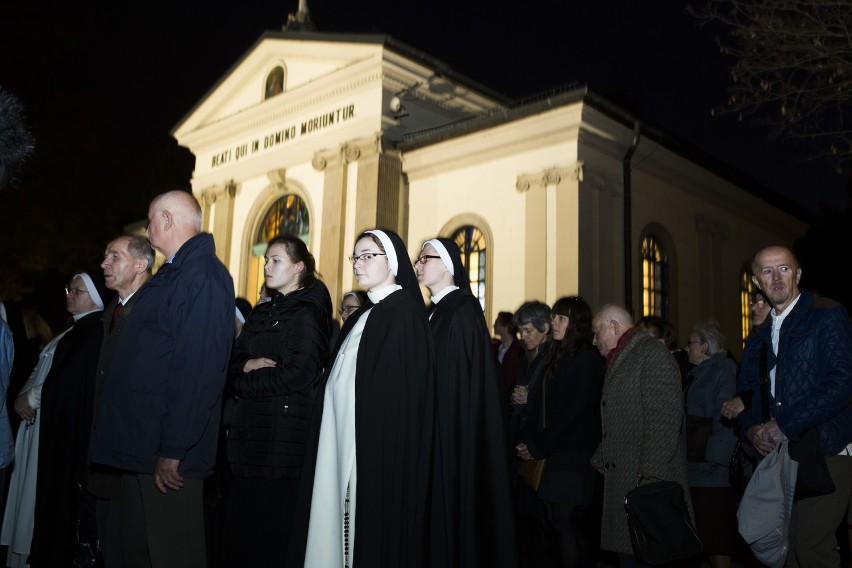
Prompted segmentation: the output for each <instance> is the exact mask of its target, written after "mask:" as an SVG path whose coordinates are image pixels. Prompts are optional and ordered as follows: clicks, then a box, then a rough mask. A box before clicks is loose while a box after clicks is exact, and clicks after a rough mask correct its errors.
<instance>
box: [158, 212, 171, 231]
mask: <svg viewBox="0 0 852 568" xmlns="http://www.w3.org/2000/svg"><path fill="white" fill-rule="evenodd" d="M162 215H163V216H162V218H161V219H160V222H162V223H163V230H164V231H168V230H169V229H171V228H172V226H173V225H174V223H175V218H174V215H172V212H171V211H169V210H168V209H163V214H162Z"/></svg>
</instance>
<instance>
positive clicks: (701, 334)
mask: <svg viewBox="0 0 852 568" xmlns="http://www.w3.org/2000/svg"><path fill="white" fill-rule="evenodd" d="M692 331H693V333H695V334H696V335H698V339H700V340H701V343H705V344H706V345H707V355H716V354H717V353H724V352H725V351H727V350H728V340H727V339H726V338H725V334H724V333H722V328H721V327H720V326H719V322H717V321H713V320H711V321H708V322H706V323H700V324H698V325H696V326H695V327H693V328H692Z"/></svg>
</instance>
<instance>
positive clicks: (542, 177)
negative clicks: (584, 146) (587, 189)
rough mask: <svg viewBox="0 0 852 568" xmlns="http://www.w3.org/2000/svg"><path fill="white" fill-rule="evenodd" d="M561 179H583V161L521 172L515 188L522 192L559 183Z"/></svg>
mask: <svg viewBox="0 0 852 568" xmlns="http://www.w3.org/2000/svg"><path fill="white" fill-rule="evenodd" d="M563 181H583V162H581V161H579V162H576V163H574V164H573V165H571V166H568V167H557V168H547V169H545V170H542V171H541V172H538V173H535V174H521V175H519V176H518V179H517V181H516V182H515V188H517V190H518V191H520V192H521V193H524V192H527V191H529V190H530V189H533V188H538V187H547V186H550V185H559V184H560V183H562V182H563Z"/></svg>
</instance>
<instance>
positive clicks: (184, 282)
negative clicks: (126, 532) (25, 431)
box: [91, 234, 234, 479]
mask: <svg viewBox="0 0 852 568" xmlns="http://www.w3.org/2000/svg"><path fill="white" fill-rule="evenodd" d="M136 294H138V295H139V299H138V300H137V301H136V305H135V306H134V308H133V316H132V317H131V318H128V320H127V323H126V324H125V326H124V329H123V330H122V332H121V335H120V336H119V339H118V344H117V345H116V346H115V354H114V356H113V360H112V361H111V362H110V365H109V367H108V369H107V372H106V379H105V380H104V388H103V395H102V397H101V407H100V413H99V414H98V420H97V424H96V425H95V428H94V430H93V433H92V450H91V459H92V461H93V462H95V463H100V464H103V465H108V466H111V467H116V468H120V469H124V470H127V471H131V472H136V473H148V474H153V472H154V466H155V464H156V462H157V459H158V457H163V458H171V459H177V460H180V462H181V463H180V466H179V468H178V471H179V472H180V474H181V475H182V476H183V477H184V478H187V479H202V478H204V477H207V475H209V474H210V472H211V471H212V469H213V466H214V464H215V461H216V442H217V437H218V431H219V418H220V405H221V398H222V386H223V385H224V382H225V376H226V374H227V371H228V361H229V360H230V354H231V346H232V344H233V342H234V285H233V281H232V280H231V276H230V274H228V271H227V270H226V269H225V267H224V266H223V265H222V263H221V262H220V261H219V259H218V258H216V254H215V246H214V244H213V237H212V236H211V235H208V234H199V235H196V236H194V237H192V238H191V239H190V240H188V241H187V242H186V243H184V244H183V246H181V247H180V250H178V252H177V254H176V255H175V258H174V260H173V261H172V263H171V264H168V265H164V267H163V268H161V269H160V270H159V271H158V272H157V274H155V275H154V277H153V278H151V279H150V280H149V281H148V282H147V283H146V284H145V285H144V286H142V287H141V288H140V289H139V290H138V291H137V292H136Z"/></svg>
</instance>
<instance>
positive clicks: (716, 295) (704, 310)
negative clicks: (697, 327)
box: [695, 214, 729, 321]
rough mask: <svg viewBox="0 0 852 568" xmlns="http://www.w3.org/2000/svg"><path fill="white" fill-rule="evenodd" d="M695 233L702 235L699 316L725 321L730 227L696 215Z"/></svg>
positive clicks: (707, 217)
mask: <svg viewBox="0 0 852 568" xmlns="http://www.w3.org/2000/svg"><path fill="white" fill-rule="evenodd" d="M695 231H696V232H697V233H698V307H699V312H698V313H699V314H701V318H702V319H707V318H713V319H716V320H718V321H725V320H726V318H725V317H724V316H725V315H726V314H724V313H723V310H724V302H723V299H724V288H725V286H724V285H723V284H722V278H724V276H723V272H722V243H723V242H724V241H725V240H726V239H727V238H728V232H729V229H728V225H727V224H726V223H723V222H722V221H720V220H718V219H714V218H712V217H709V216H707V215H703V214H702V215H696V216H695Z"/></svg>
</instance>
